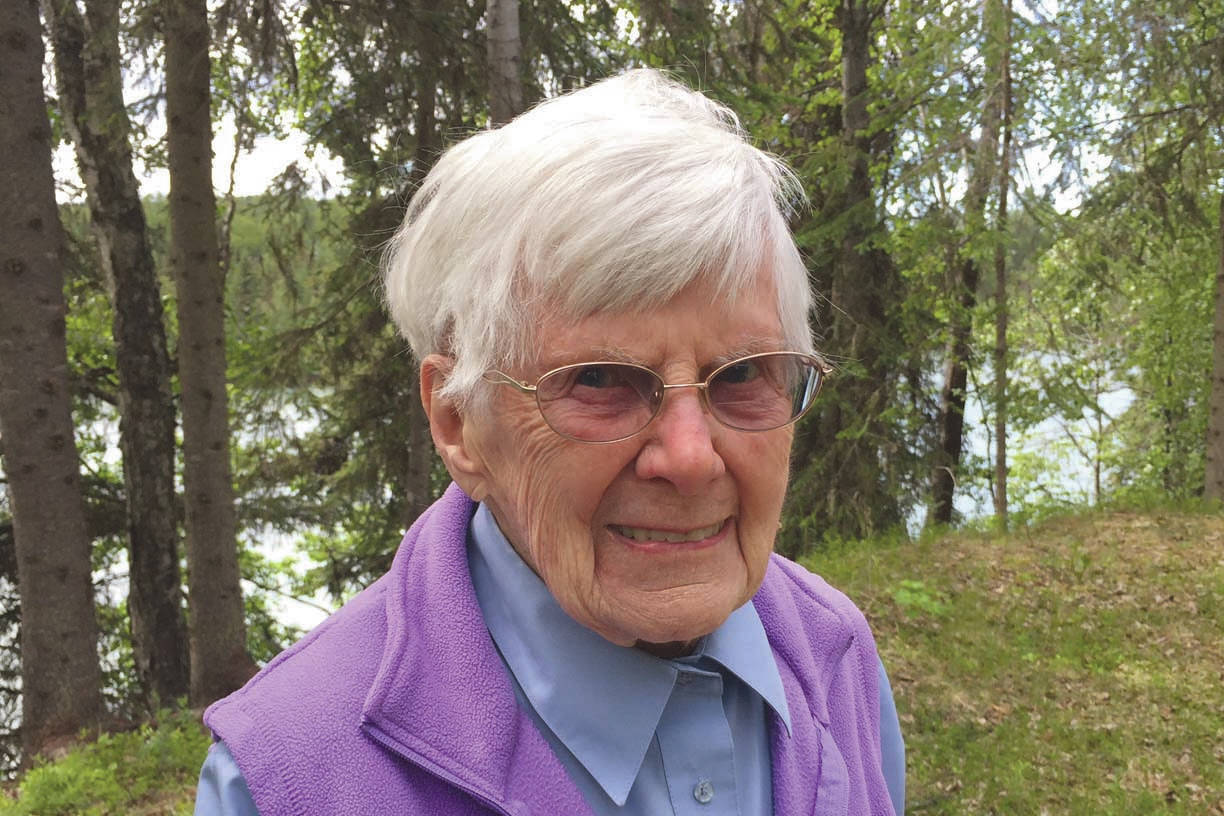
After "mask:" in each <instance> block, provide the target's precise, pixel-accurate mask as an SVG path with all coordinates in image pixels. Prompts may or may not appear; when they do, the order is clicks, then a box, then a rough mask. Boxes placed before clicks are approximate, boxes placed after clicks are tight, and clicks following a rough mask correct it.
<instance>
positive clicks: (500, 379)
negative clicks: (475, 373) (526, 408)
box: [481, 368, 536, 394]
mask: <svg viewBox="0 0 1224 816" xmlns="http://www.w3.org/2000/svg"><path fill="white" fill-rule="evenodd" d="M481 378H482V379H484V381H485V382H491V383H504V384H506V385H512V386H514V387H515V388H517V389H518V390H520V391H522V392H523V393H524V394H534V393H535V390H536V387H535V386H534V385H531V384H529V383H525V382H523V381H521V380H516V379H514V378H513V377H511V376H510V375H509V374H506V373H505V372H502V371H498V370H497V369H496V368H493V369H489V370H488V371H486V372H485V373H484V374H482V375H481Z"/></svg>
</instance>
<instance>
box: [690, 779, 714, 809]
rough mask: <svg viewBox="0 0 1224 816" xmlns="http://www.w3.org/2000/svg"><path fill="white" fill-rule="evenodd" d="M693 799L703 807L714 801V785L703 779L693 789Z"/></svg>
mask: <svg viewBox="0 0 1224 816" xmlns="http://www.w3.org/2000/svg"><path fill="white" fill-rule="evenodd" d="M693 798H694V799H696V800H697V801H698V802H700V803H701V804H703V805H708V804H710V802H712V801H714V785H713V784H712V783H711V782H710V780H708V779H703V780H701V781H700V782H698V783H697V786H696V787H695V788H693Z"/></svg>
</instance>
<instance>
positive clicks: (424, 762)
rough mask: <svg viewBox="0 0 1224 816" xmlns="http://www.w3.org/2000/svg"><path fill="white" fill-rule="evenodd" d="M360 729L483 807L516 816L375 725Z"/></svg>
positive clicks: (364, 726) (366, 724)
mask: <svg viewBox="0 0 1224 816" xmlns="http://www.w3.org/2000/svg"><path fill="white" fill-rule="evenodd" d="M362 730H363V731H365V732H366V733H367V734H369V735H370V736H371V737H373V738H374V739H375V741H377V742H378V743H380V744H381V745H382V746H383V747H384V748H386V749H388V750H390V751H394V752H395V753H396V754H399V755H400V756H401V757H403V758H404V759H405V760H407V761H408V762H411V763H412V764H414V765H416V766H417V767H419V768H421V769H422V770H424V771H425V772H427V773H429V774H432V775H433V776H436V777H438V778H439V779H441V780H442V781H443V782H446V783H447V784H449V785H451V786H453V787H456V788H458V789H459V790H461V791H463V792H464V793H466V794H467V795H468V796H471V797H472V798H473V799H475V800H476V801H478V802H480V803H481V804H483V805H484V806H485V807H487V808H489V809H490V810H492V811H495V812H496V813H498V814H500V816H516V815H515V814H514V813H511V812H510V811H509V810H506V808H505V807H503V806H502V805H501V804H500V803H498V802H497V801H496V800H494V799H493V798H491V797H490V796H489V795H488V794H486V793H484V792H482V791H479V790H477V789H476V788H473V787H472V786H471V785H469V784H468V783H466V782H464V781H463V780H462V779H460V778H459V777H457V776H455V775H454V774H453V773H451V772H450V771H448V770H446V769H445V768H442V767H441V766H439V765H438V764H437V763H435V762H433V761H431V760H429V759H426V758H425V757H423V756H421V755H420V754H419V753H418V752H416V751H413V750H410V749H408V748H406V747H405V746H404V745H403V744H402V743H401V742H400V741H399V740H397V739H395V738H394V737H392V736H391V735H389V734H386V733H383V731H382V730H381V729H379V728H378V727H377V726H374V725H371V724H370V723H368V722H367V723H363V724H362Z"/></svg>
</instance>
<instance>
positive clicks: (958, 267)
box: [928, 0, 1006, 524]
mask: <svg viewBox="0 0 1224 816" xmlns="http://www.w3.org/2000/svg"><path fill="white" fill-rule="evenodd" d="M1005 24H1006V17H1005V12H1004V9H1003V2H1002V0H986V3H985V5H984V6H983V8H982V41H983V53H984V55H985V76H986V81H987V83H988V88H989V91H988V92H987V94H986V99H985V101H984V103H983V107H982V134H981V138H980V139H979V141H978V147H977V156H976V158H975V161H974V163H973V167H972V170H971V172H970V176H969V185H968V188H967V189H966V191H965V199H964V208H965V212H964V220H965V238H964V242H963V243H964V245H963V247H962V249H961V252H960V253H959V257H958V259H957V261H956V262H955V263H954V264H953V265H952V268H951V269H950V270H949V291H950V293H951V295H952V310H951V315H950V317H949V319H948V348H947V356H946V358H945V362H944V381H943V387H942V388H941V389H940V395H939V416H938V420H937V422H938V425H937V431H938V434H939V440H938V442H937V448H936V456H935V469H934V471H933V473H932V476H931V514H930V516H929V517H928V522H930V523H934V524H950V523H951V522H952V515H953V513H952V499H953V495H954V493H955V489H956V473H957V469H958V468H959V467H960V459H961V450H962V447H963V440H964V434H965V396H966V394H965V385H966V381H967V380H968V372H969V355H970V353H971V351H972V342H971V341H972V336H973V309H974V307H975V306H976V305H977V287H978V282H979V280H980V279H981V262H980V261H979V260H978V258H977V257H976V256H975V254H974V249H973V239H974V237H975V236H978V235H980V234H981V233H982V232H983V231H984V230H985V228H986V199H987V196H988V194H989V191H990V186H991V183H992V182H993V181H994V179H995V161H996V158H997V156H998V152H999V121H1000V119H1001V116H1002V109H1003V71H1002V64H1003V63H1002V55H1003V44H1004V40H1005V31H1006V29H1005V27H1004V26H1005Z"/></svg>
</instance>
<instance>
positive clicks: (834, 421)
mask: <svg viewBox="0 0 1224 816" xmlns="http://www.w3.org/2000/svg"><path fill="white" fill-rule="evenodd" d="M877 17H878V4H875V5H873V4H872V3H868V2H860V1H859V0H843V2H842V4H841V7H840V9H839V12H838V16H837V25H838V28H839V30H840V32H841V50H842V97H843V99H842V117H841V131H842V134H841V135H842V147H843V150H844V153H845V155H846V157H847V162H848V164H849V171H850V172H849V179H848V181H847V183H846V186H845V188H844V189H843V190H841V191H840V193H839V194H838V195H835V196H833V197H831V199H830V201H829V203H828V205H827V207H826V209H825V214H826V215H827V217H828V218H830V219H833V218H837V219H844V220H845V222H846V227H845V232H844V233H843V234H842V236H841V239H840V241H839V242H838V243H837V245H836V246H835V247H833V248H832V252H833V256H834V258H835V261H834V263H833V264H832V269H831V276H830V278H829V280H828V284H827V286H828V291H827V300H825V299H824V298H822V297H821V295H823V294H825V293H824V292H818V293H817V302H818V303H820V302H823V303H825V305H826V307H827V308H826V309H825V310H824V313H823V314H822V315H821V316H820V318H819V322H820V324H821V328H822V329H823V335H824V336H823V345H824V346H825V347H826V348H827V349H829V350H830V351H831V352H832V353H834V354H836V355H837V356H839V357H844V358H845V359H847V360H849V361H852V364H850V365H847V366H845V367H844V368H843V370H842V371H839V372H838V378H837V383H836V388H831V389H829V391H828V392H826V394H823V395H822V396H821V398H820V402H819V403H818V404H817V407H816V411H817V412H818V417H817V418H816V419H813V420H809V421H808V422H805V423H803V425H801V426H800V428H799V430H798V432H797V435H796V439H795V449H794V456H793V459H794V462H795V471H796V474H797V477H796V480H795V483H794V485H793V486H792V490H791V492H790V497H789V499H788V501H789V502H790V503H791V506H795V505H796V504H797V503H798V504H799V506H796V507H795V510H794V514H795V515H798V516H800V517H802V518H805V519H810V520H811V521H810V522H809V523H810V524H814V525H815V526H816V527H817V528H819V529H821V530H824V531H828V532H835V533H837V534H839V535H843V536H846V537H861V536H865V535H870V534H871V533H873V532H878V531H880V530H881V529H886V528H888V527H891V526H893V525H896V524H899V523H901V521H902V519H901V513H900V507H899V504H898V499H897V496H896V494H895V492H894V491H893V490H892V487H893V484H892V479H891V478H890V477H889V474H888V473H887V470H886V468H887V464H886V463H887V462H888V461H889V460H890V459H891V458H892V453H893V451H892V450H891V449H890V447H891V443H892V440H891V439H890V431H889V428H888V425H887V423H886V421H885V420H884V419H883V412H884V411H885V409H886V408H887V407H888V406H889V405H891V403H892V392H893V389H894V388H895V383H896V380H897V373H896V371H894V370H893V366H894V361H895V357H896V355H895V349H891V348H890V347H889V343H891V342H892V338H893V337H894V335H895V331H894V330H891V329H886V328H885V326H886V323H887V321H888V320H889V317H890V313H891V312H892V309H893V306H894V305H895V304H896V303H897V301H898V300H899V298H900V297H901V292H902V287H901V284H900V281H899V280H898V275H897V270H896V266H895V265H894V264H893V261H892V258H891V257H890V256H889V255H888V253H887V252H885V251H884V250H882V249H880V248H879V246H878V245H876V246H873V245H872V244H873V238H874V237H875V236H876V235H877V234H878V233H879V231H880V230H881V225H880V219H879V215H878V212H877V210H876V205H875V197H874V193H873V190H872V182H871V175H870V159H871V155H872V136H871V132H870V127H871V117H870V113H869V111H868V107H867V102H868V92H869V88H868V82H867V75H868V70H869V68H870V66H871V60H872V57H871V47H872V33H873V20H875V19H877ZM815 285H817V286H818V288H819V283H818V282H817V283H816V284H815ZM807 545H808V542H805V541H790V540H785V539H784V540H781V541H780V542H779V549H780V551H782V552H784V553H788V554H797V553H798V552H800V551H801V550H802V549H803V548H805V547H806V546H807Z"/></svg>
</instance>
